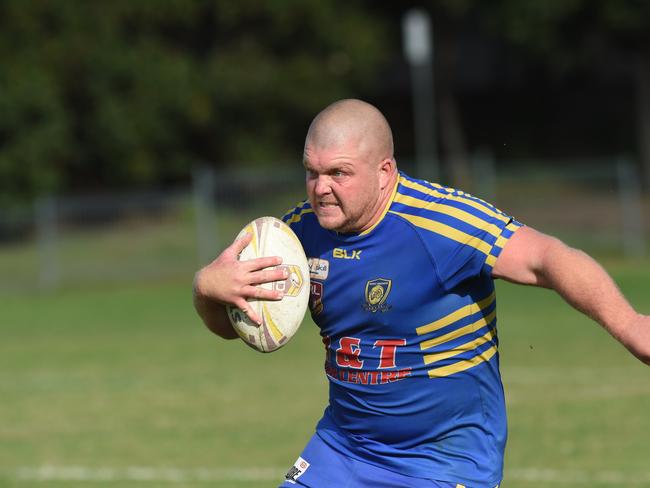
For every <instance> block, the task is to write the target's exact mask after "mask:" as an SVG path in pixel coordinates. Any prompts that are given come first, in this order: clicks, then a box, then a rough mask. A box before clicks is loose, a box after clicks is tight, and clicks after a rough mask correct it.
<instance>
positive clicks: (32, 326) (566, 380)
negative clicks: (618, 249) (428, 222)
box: [0, 260, 650, 488]
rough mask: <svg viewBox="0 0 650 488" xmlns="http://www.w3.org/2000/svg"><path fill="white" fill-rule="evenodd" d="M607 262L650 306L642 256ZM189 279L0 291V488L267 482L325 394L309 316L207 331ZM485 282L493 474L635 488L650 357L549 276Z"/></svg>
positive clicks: (299, 442) (644, 447)
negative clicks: (496, 457)
mask: <svg viewBox="0 0 650 488" xmlns="http://www.w3.org/2000/svg"><path fill="white" fill-rule="evenodd" d="M605 265H606V267H607V268H608V269H609V270H610V271H611V272H612V273H613V274H614V276H615V277H616V279H617V280H618V281H619V283H620V285H621V287H622V288H623V290H624V292H625V293H626V294H627V295H628V296H629V297H630V299H631V301H632V302H633V303H634V304H635V305H636V306H637V307H639V308H640V309H641V310H642V311H645V312H650V309H649V308H648V305H647V293H648V289H650V272H649V271H650V261H647V260H643V261H637V262H625V261H617V260H610V261H608V262H606V263H605ZM190 281H191V275H190V274H187V275H186V276H184V277H182V278H179V279H173V280H169V281H166V282H161V281H158V282H157V283H155V284H151V283H149V284H147V283H144V284H143V283H140V284H138V283H132V284H129V285H128V286H117V285H115V286H106V285H102V286H99V285H96V286H93V285H87V286H84V287H76V288H75V287H69V288H65V289H62V290H59V291H56V292H50V293H41V294H28V293H12V294H11V295H2V296H0V310H2V312H1V314H0V333H1V339H0V486H2V487H19V488H23V487H27V486H37V487H43V488H46V487H47V488H53V487H68V486H101V487H102V488H103V487H131V486H134V487H140V486H148V487H151V486H174V487H199V486H201V487H203V486H213V487H250V488H257V487H272V486H276V485H277V482H278V480H279V479H280V478H281V477H282V475H283V474H284V472H285V471H286V469H287V467H288V466H289V465H290V464H292V463H293V461H294V459H295V458H296V456H297V454H298V453H299V452H300V450H301V448H302V447H303V445H304V442H305V441H306V440H307V439H308V437H309V436H310V435H311V432H312V429H313V426H314V424H315V422H316V421H317V420H318V418H319V417H320V415H321V413H322V409H323V408H324V405H325V401H326V381H325V379H324V375H323V373H322V371H321V367H322V351H321V348H322V345H321V343H320V340H319V338H318V334H317V331H316V328H315V326H313V324H311V322H308V323H305V325H304V326H303V327H302V328H301V330H300V331H299V333H298V335H297V336H296V337H295V338H294V340H293V341H292V342H291V343H290V344H289V345H288V346H287V347H286V348H284V349H282V350H280V351H278V352H275V353H273V354H270V355H262V354H259V353H256V352H254V351H252V350H250V349H249V348H247V347H245V346H244V345H243V344H242V343H240V342H239V341H230V342H226V341H221V340H218V339H217V338H214V337H213V336H212V335H211V334H210V333H209V332H207V330H205V329H204V328H203V327H202V326H201V325H200V323H199V320H198V319H197V318H196V317H195V315H194V312H193V310H192V307H191V299H190ZM498 296H499V304H500V305H499V307H500V322H499V324H500V328H499V331H500V341H501V364H502V371H503V378H504V383H505V386H506V394H507V401H508V408H509V426H510V438H509V443H508V448H507V457H506V478H505V482H504V484H503V486H504V487H506V488H516V487H523V488H545V487H548V488H568V487H574V486H585V487H590V486H597V487H611V488H614V487H623V486H650V464H649V463H648V460H649V459H650V443H649V442H648V433H649V432H650V415H648V412H650V370H649V369H648V368H647V367H645V366H643V365H642V364H641V363H639V362H638V361H636V360H635V359H633V358H632V357H631V356H629V355H628V354H627V352H626V351H624V350H623V348H622V347H621V346H619V345H618V344H617V343H615V342H614V341H613V340H612V339H611V338H610V337H609V336H608V335H607V334H606V333H605V332H603V331H602V330H600V329H599V328H598V327H597V326H595V325H593V324H592V323H590V322H589V320H587V319H585V318H583V317H581V316H579V315H578V314H577V313H576V312H573V311H572V310H571V309H569V307H568V306H567V305H565V304H564V303H563V302H562V301H561V300H560V299H558V298H557V297H556V296H554V295H553V294H552V293H550V292H548V291H545V290H538V289H533V288H524V287H516V286H512V285H508V284H504V283H500V284H499V295H498Z"/></svg>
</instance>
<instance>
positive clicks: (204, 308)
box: [192, 278, 239, 339]
mask: <svg viewBox="0 0 650 488" xmlns="http://www.w3.org/2000/svg"><path fill="white" fill-rule="evenodd" d="M192 295H193V301H194V308H195V309H196V312H197V313H198V314H199V317H201V319H202V320H203V323H204V324H205V326H206V327H207V328H208V329H210V330H211V331H212V332H214V333H215V334H216V335H218V336H219V337H223V338H224V339H236V338H237V337H239V336H238V335H237V332H235V329H233V327H232V325H231V324H230V319H228V313H227V312H226V306H225V305H223V304H221V303H219V302H217V301H216V300H214V299H212V298H210V297H208V296H206V295H205V294H204V293H203V292H202V290H201V287H200V285H199V283H198V279H197V278H195V280H194V286H193V289H192Z"/></svg>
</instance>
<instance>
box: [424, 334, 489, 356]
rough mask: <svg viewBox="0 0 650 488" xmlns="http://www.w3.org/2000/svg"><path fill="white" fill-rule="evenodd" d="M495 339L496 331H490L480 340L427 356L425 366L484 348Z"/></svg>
mask: <svg viewBox="0 0 650 488" xmlns="http://www.w3.org/2000/svg"><path fill="white" fill-rule="evenodd" d="M493 338H494V329H490V330H488V331H487V332H486V333H485V334H483V335H482V336H481V337H479V338H478V339H474V340H473V341H469V342H466V343H465V344H461V345H460V346H458V347H455V348H453V349H450V350H448V351H442V352H435V353H433V354H427V355H425V356H424V364H431V363H437V362H438V361H442V360H443V359H449V358H452V357H454V356H458V355H459V354H462V353H464V352H469V351H473V350H474V349H476V348H477V347H479V346H482V345H483V344H485V343H486V342H488V341H491V340H492V339H493Z"/></svg>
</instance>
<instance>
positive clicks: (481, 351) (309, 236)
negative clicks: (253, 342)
mask: <svg viewBox="0 0 650 488" xmlns="http://www.w3.org/2000/svg"><path fill="white" fill-rule="evenodd" d="M284 220H285V222H287V223H288V224H289V225H290V226H291V228H292V229H293V230H294V231H295V232H296V234H297V235H298V237H299V238H300V240H301V242H302V244H303V247H304V249H305V252H306V254H307V256H308V258H309V263H310V272H311V298H310V309H311V313H312V317H313V319H314V321H315V322H316V324H317V325H318V327H319V328H320V332H321V336H322V338H323V342H324V344H325V348H326V355H325V372H326V374H327V377H328V379H329V384H330V396H329V405H328V407H327V409H326V410H325V413H324V415H323V418H322V419H321V421H320V422H319V424H318V427H317V433H318V435H319V436H320V437H321V438H322V439H323V440H324V441H325V442H327V443H328V444H330V445H331V446H332V447H333V448H334V449H336V450H338V451H340V452H343V453H345V454H347V455H349V456H351V457H353V458H357V459H360V460H362V461H366V462H369V463H372V464H376V465H378V466H381V467H386V468H388V469H391V470H394V471H396V472H399V473H403V474H406V475H409V476H414V477H420V478H430V479H435V480H440V481H452V482H456V483H462V484H466V485H469V486H472V487H484V486H485V487H490V488H492V487H494V486H495V485H496V484H497V483H498V482H499V481H500V480H501V478H502V465H503V451H504V448H505V442H506V414H505V402H504V395H503V387H502V384H501V379H500V374H499V354H498V339H497V329H496V323H497V320H496V298H495V293H494V283H493V279H492V277H491V271H492V267H493V266H494V263H495V262H496V259H497V258H498V256H499V253H500V252H501V250H502V249H503V247H504V245H505V244H506V242H507V241H508V239H509V238H510V237H511V236H512V235H513V233H514V232H515V231H516V229H517V228H518V227H520V225H521V224H519V223H518V222H516V221H515V220H514V219H513V218H512V217H509V216H508V215H505V214H504V213H502V212H500V211H499V210H497V209H496V208H494V207H493V206H491V205H490V204H488V203H486V202H484V201H482V200H480V199H478V198H474V197H472V196H471V195H469V194H466V193H463V192H460V191H455V190H452V189H449V188H445V187H442V186H439V185H436V184H432V183H429V182H426V181H423V180H416V179H413V178H410V177H408V176H407V175H405V174H403V173H400V175H399V178H398V182H397V185H396V188H395V190H394V193H393V197H392V199H391V203H390V205H389V206H388V207H387V208H386V211H385V213H384V215H383V217H382V218H381V219H380V221H379V222H378V223H377V224H376V225H375V226H374V227H373V228H371V229H368V230H367V231H365V232H363V233H360V234H338V233H336V232H334V231H328V230H325V229H323V228H322V227H320V225H319V224H318V220H317V219H316V216H315V214H314V212H313V211H312V209H311V208H310V206H309V203H306V202H304V203H302V204H300V205H298V206H297V207H296V208H294V209H293V210H292V211H290V212H289V213H287V215H285V217H284Z"/></svg>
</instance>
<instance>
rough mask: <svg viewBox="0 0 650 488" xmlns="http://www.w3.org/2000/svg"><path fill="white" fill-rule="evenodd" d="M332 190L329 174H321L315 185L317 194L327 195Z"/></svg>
mask: <svg viewBox="0 0 650 488" xmlns="http://www.w3.org/2000/svg"><path fill="white" fill-rule="evenodd" d="M331 191H332V189H331V187H330V182H329V178H328V177H327V175H321V176H319V177H318V179H317V180H316V185H315V186H314V192H315V193H316V195H327V194H328V193H330V192H331Z"/></svg>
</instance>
